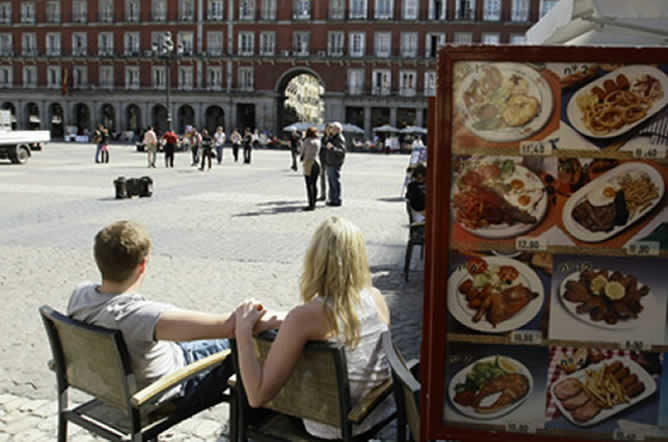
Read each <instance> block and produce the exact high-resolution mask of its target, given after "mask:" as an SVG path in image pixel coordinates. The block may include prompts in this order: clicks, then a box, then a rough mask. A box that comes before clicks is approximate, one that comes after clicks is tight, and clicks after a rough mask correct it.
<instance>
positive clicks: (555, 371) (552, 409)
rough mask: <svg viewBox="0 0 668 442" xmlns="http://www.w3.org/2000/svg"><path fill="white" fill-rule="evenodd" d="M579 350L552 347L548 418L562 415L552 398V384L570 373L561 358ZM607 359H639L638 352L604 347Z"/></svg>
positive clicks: (548, 383)
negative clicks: (563, 365) (562, 363)
mask: <svg viewBox="0 0 668 442" xmlns="http://www.w3.org/2000/svg"><path fill="white" fill-rule="evenodd" d="M577 350H578V348H577V347H561V346H553V347H550V365H549V366H548V368H547V402H546V406H545V407H546V408H545V416H546V417H547V419H554V418H557V417H559V416H561V413H560V412H559V409H558V408H557V405H556V403H555V401H554V399H553V398H552V393H551V391H552V385H553V384H554V383H555V382H557V381H558V380H559V379H561V378H562V377H564V376H567V375H568V373H566V371H564V370H563V369H562V368H561V364H560V363H561V360H562V359H566V358H568V357H569V356H573V355H574V354H575V352H576V351H577ZM601 353H603V356H604V357H605V359H610V358H612V357H613V356H621V357H625V358H631V359H632V360H633V361H636V360H637V359H638V354H637V353H636V352H633V351H631V350H622V349H603V350H601Z"/></svg>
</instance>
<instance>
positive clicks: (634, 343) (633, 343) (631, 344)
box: [625, 340, 652, 351]
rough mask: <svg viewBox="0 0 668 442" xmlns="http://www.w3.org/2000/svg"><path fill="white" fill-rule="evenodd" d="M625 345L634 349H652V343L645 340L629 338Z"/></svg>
mask: <svg viewBox="0 0 668 442" xmlns="http://www.w3.org/2000/svg"><path fill="white" fill-rule="evenodd" d="M625 347H626V348H628V349H629V350H633V351H650V350H651V349H652V344H649V343H647V342H644V341H633V340H628V341H626V343H625Z"/></svg>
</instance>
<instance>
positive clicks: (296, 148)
mask: <svg viewBox="0 0 668 442" xmlns="http://www.w3.org/2000/svg"><path fill="white" fill-rule="evenodd" d="M301 144H302V137H301V134H300V133H299V131H296V130H293V131H292V134H291V135H290V156H291V157H292V165H291V166H290V169H292V170H294V171H297V156H298V155H299V152H300V151H301V147H302V146H301Z"/></svg>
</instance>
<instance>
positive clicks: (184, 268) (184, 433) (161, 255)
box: [0, 143, 423, 442]
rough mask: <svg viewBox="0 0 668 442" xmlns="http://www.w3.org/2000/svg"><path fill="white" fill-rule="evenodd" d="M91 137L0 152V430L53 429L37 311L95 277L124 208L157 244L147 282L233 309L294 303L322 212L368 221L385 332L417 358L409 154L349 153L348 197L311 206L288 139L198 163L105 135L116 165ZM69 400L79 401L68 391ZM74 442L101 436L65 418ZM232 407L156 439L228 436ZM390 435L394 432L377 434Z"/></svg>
mask: <svg viewBox="0 0 668 442" xmlns="http://www.w3.org/2000/svg"><path fill="white" fill-rule="evenodd" d="M94 151H95V148H94V146H92V145H82V144H61V143H51V144H49V145H48V146H47V147H46V149H45V150H44V151H43V152H34V155H33V156H32V158H31V159H30V161H29V162H28V164H27V165H25V166H15V165H11V164H9V162H6V163H3V162H1V161H0V206H1V207H2V211H0V231H1V232H2V235H0V300H1V301H2V303H3V308H2V309H1V310H0V334H1V335H2V336H4V337H5V338H4V339H2V340H1V341H0V355H1V357H0V376H1V378H2V379H5V381H4V382H3V384H2V385H0V442H3V441H51V440H55V433H56V430H55V428H56V416H55V412H56V394H55V393H56V390H55V383H56V379H55V376H54V374H53V373H51V372H50V371H49V370H48V368H47V360H48V359H49V358H50V357H51V355H50V350H49V347H48V343H47V339H46V334H45V332H44V330H43V326H42V324H41V321H40V320H39V316H38V312H37V309H38V307H39V306H41V305H43V304H49V305H51V306H53V307H54V308H56V309H59V310H65V307H66V302H67V299H68V297H69V295H70V293H71V290H72V288H73V287H74V286H75V285H76V284H77V283H79V282H80V281H82V280H93V281H95V280H98V278H99V277H98V274H97V271H96V268H95V263H94V261H93V256H92V241H93V236H94V235H95V233H96V232H97V231H98V230H99V229H100V228H101V227H102V226H103V225H105V224H108V223H110V222H112V221H115V220H119V219H133V220H137V221H139V222H141V223H143V224H144V225H145V226H146V227H147V228H148V230H149V233H150V234H151V237H152V240H153V245H154V247H153V252H152V256H151V260H150V266H149V270H148V274H147V277H146V279H145V282H144V286H143V290H142V292H143V293H144V294H146V295H148V296H149V297H151V298H152V299H155V300H158V301H164V302H171V303H174V304H177V305H179V306H182V307H185V308H193V309H206V310H208V311H220V312H222V311H230V310H231V309H233V308H234V307H235V306H236V305H237V304H238V302H239V301H241V300H242V299H244V298H247V297H251V296H253V297H256V298H259V299H261V300H262V301H263V303H264V305H265V306H266V307H267V308H270V309H277V310H286V309H289V308H290V307H291V306H293V305H295V304H296V303H297V302H298V291H297V284H298V277H299V272H300V269H301V266H302V258H303V254H304V251H305V249H306V246H307V242H308V240H309V238H310V236H311V234H312V233H313V231H314V230H315V227H316V226H317V225H318V224H319V223H320V222H321V221H322V220H323V219H324V218H325V217H326V216H329V215H335V214H336V215H341V216H344V217H346V218H349V219H350V220H352V221H353V222H355V223H356V224H357V225H358V226H359V227H360V228H361V229H362V230H363V231H364V233H365V236H366V239H367V243H368V249H369V260H370V265H371V267H372V272H373V277H374V283H375V285H376V286H377V287H378V288H380V289H381V291H382V292H383V293H384V294H385V295H386V297H387V300H388V304H389V306H390V309H391V311H392V331H393V336H394V339H395V340H396V342H397V343H398V345H399V347H400V348H401V350H402V351H403V352H404V354H405V355H406V356H408V357H418V355H419V345H420V334H421V323H422V280H423V275H422V263H421V261H420V254H419V253H414V254H413V256H414V259H413V262H412V264H411V267H412V272H411V279H410V282H409V283H404V281H403V277H402V274H401V271H402V267H403V258H404V248H405V244H406V239H407V235H408V231H407V226H406V221H407V220H406V213H405V205H404V202H403V199H402V198H401V190H402V182H403V177H404V170H405V168H406V165H407V162H408V157H407V156H403V155H402V156H399V155H390V156H384V155H370V154H349V155H348V157H347V159H346V164H345V165H344V168H343V178H342V181H343V201H344V205H343V207H339V208H329V207H325V206H324V205H322V203H319V205H318V209H317V210H315V211H314V212H302V211H301V208H302V207H303V206H305V204H306V203H305V198H306V197H305V188H304V187H305V186H304V179H303V176H302V175H300V174H299V173H298V172H293V171H291V170H290V169H289V166H290V153H289V152H288V151H268V150H257V151H255V152H254V153H253V164H252V165H243V164H241V163H234V162H233V161H232V155H231V152H230V151H229V150H226V151H225V159H224V162H223V165H222V166H216V165H214V168H213V170H211V171H207V172H200V171H199V170H197V169H196V168H194V167H191V166H190V157H189V155H187V154H185V153H177V156H176V167H175V168H174V169H165V168H164V167H163V163H162V155H161V156H160V158H159V167H158V168H156V169H148V168H147V167H146V157H145V154H141V153H137V152H134V146H112V148H111V163H110V164H106V165H101V164H94V163H93V156H94ZM144 175H149V176H151V177H152V178H153V180H154V183H155V184H154V186H155V188H154V195H153V197H152V198H145V199H137V198H133V199H131V200H115V199H114V188H113V184H112V181H113V180H114V179H115V178H116V177H118V176H126V177H141V176H144ZM74 398H75V399H79V400H80V398H78V397H77V396H76V395H75V396H74ZM70 434H71V438H70V440H72V441H87V440H95V439H94V438H93V437H91V436H90V435H89V434H88V433H87V432H86V431H85V430H82V429H79V428H78V427H77V426H75V425H70ZM227 435H228V409H227V405H225V404H223V405H219V406H217V407H214V408H212V409H210V410H207V411H206V412H203V413H200V414H199V415H197V416H196V417H194V418H192V419H190V420H188V421H186V422H184V423H182V424H181V425H179V426H177V427H175V428H174V429H173V431H169V432H167V433H165V434H163V436H162V437H161V440H195V441H197V440H210V441H213V440H216V441H226V440H227ZM381 437H382V439H383V440H385V439H391V438H392V437H394V436H393V434H392V431H391V430H390V431H386V432H384V433H383V434H382V435H381Z"/></svg>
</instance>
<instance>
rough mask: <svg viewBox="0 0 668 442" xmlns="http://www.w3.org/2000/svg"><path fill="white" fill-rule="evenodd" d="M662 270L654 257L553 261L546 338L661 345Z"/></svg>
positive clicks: (667, 282) (665, 279) (667, 283)
mask: <svg viewBox="0 0 668 442" xmlns="http://www.w3.org/2000/svg"><path fill="white" fill-rule="evenodd" d="M663 264H664V261H663V260H661V259H659V258H652V257H611V256H583V255H556V256H554V267H553V274H552V287H551V297H550V317H549V331H548V338H549V339H551V340H564V341H581V342H582V341H584V342H611V343H618V344H622V345H641V346H643V348H649V347H650V346H652V345H663V344H664V339H665V333H666V332H665V329H666V297H667V295H668V294H667V293H666V292H667V290H666V287H668V272H665V271H660V269H661V268H662V266H663Z"/></svg>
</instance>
